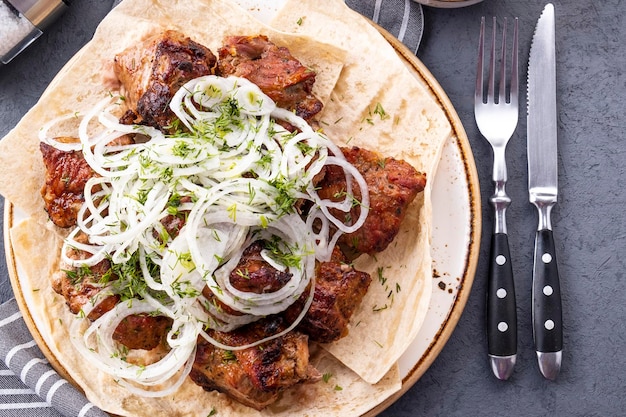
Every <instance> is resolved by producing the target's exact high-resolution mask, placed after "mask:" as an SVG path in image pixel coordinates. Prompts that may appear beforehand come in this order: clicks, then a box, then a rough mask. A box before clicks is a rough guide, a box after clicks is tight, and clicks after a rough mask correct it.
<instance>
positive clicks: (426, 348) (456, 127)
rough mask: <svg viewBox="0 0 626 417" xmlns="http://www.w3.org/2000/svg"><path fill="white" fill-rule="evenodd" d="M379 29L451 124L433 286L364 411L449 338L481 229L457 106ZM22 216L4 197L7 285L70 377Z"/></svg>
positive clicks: (255, 5)
mask: <svg viewBox="0 0 626 417" xmlns="http://www.w3.org/2000/svg"><path fill="white" fill-rule="evenodd" d="M237 2H238V3H240V4H241V5H242V6H243V7H244V8H245V9H247V10H249V11H250V12H251V13H252V14H254V15H255V16H257V17H258V18H259V19H261V20H263V21H268V20H269V19H271V17H272V16H273V14H274V13H275V12H276V11H277V10H278V9H279V7H280V5H281V4H282V0H280V1H278V0H275V1H274V2H272V3H271V6H268V3H267V2H265V1H263V0H237ZM378 29H379V31H380V32H381V34H382V35H383V36H384V37H385V38H386V39H387V41H388V42H389V43H390V44H391V45H392V46H393V47H394V48H395V50H396V51H397V53H398V55H399V56H400V57H401V58H402V59H403V60H404V62H405V64H406V65H407V66H408V67H409V68H410V69H411V70H412V72H413V74H414V76H415V77H416V78H417V79H418V80H419V81H420V82H421V83H422V84H423V85H424V86H425V87H426V88H427V89H428V90H429V92H430V94H431V95H432V96H433V98H434V99H435V100H436V101H437V102H438V103H439V105H440V106H441V108H442V109H443V110H444V112H445V114H446V115H447V118H448V120H449V122H450V124H451V126H452V137H451V138H450V139H449V140H448V141H447V142H446V144H445V146H444V149H443V152H442V157H441V161H440V163H439V166H438V170H437V174H436V176H435V179H434V184H433V193H432V202H433V228H432V230H433V236H432V257H433V285H432V288H433V289H432V297H431V302H430V305H429V310H428V313H427V316H426V319H425V321H424V325H423V326H422V328H421V330H420V332H419V333H418V335H417V337H416V338H415V340H414V341H413V343H412V344H411V345H410V346H409V348H408V349H407V350H406V351H405V353H404V354H403V355H402V357H401V359H400V361H399V367H400V373H401V376H402V388H401V390H400V391H399V392H397V393H396V394H394V395H393V396H391V397H390V398H388V399H387V400H385V401H384V402H382V403H381V404H378V405H377V406H376V407H375V408H373V409H372V410H370V412H368V413H367V415H368V416H373V415H376V414H378V413H379V412H381V411H382V410H384V409H385V408H387V407H388V406H389V405H390V404H392V403H393V402H394V401H395V400H396V399H397V398H399V397H400V396H401V395H402V394H404V393H405V392H406V391H407V390H408V389H409V388H410V387H411V386H412V385H413V384H414V383H415V382H416V381H417V380H418V379H419V378H420V377H421V376H422V375H423V374H424V372H426V370H427V369H428V367H429V366H430V365H431V364H432V362H433V361H434V360H435V358H436V357H437V355H438V354H439V353H440V352H441V349H442V348H443V346H444V345H445V343H446V342H447V341H448V339H449V337H450V335H451V334H452V332H453V330H454V328H455V326H456V324H457V322H458V320H459V318H460V316H461V313H462V311H463V309H464V307H465V303H466V301H467V299H468V297H469V293H470V290H471V287H472V283H473V280H474V273H475V271H476V265H477V260H478V250H479V244H480V230H481V218H480V190H479V183H478V175H477V172H476V166H475V164H474V159H473V156H472V151H471V148H470V145H469V141H468V139H467V136H466V134H465V131H464V129H463V126H462V124H461V121H460V119H459V117H458V115H457V113H456V111H455V110H454V108H453V106H452V104H451V102H450V100H449V99H448V97H447V95H446V94H445V92H444V91H443V89H442V88H441V86H440V85H439V84H438V82H437V80H436V79H435V78H434V77H433V75H432V74H431V73H430V72H429V71H428V69H427V68H426V67H425V66H424V65H423V64H422V63H421V61H420V60H419V59H417V58H416V57H415V55H414V54H413V53H412V52H411V51H409V50H408V49H407V48H406V47H404V45H402V44H401V43H400V42H399V41H398V40H397V39H396V38H394V37H393V36H392V35H390V34H389V33H387V32H386V31H385V30H384V29H382V28H378ZM451 202H453V203H454V204H451ZM22 217H23V216H22V215H21V213H20V212H19V211H18V210H16V209H15V208H14V207H13V205H12V204H11V202H10V201H6V202H5V222H4V227H5V230H4V237H5V251H6V258H7V265H8V267H9V275H10V278H11V284H12V286H13V290H14V293H15V296H16V299H17V301H18V303H19V305H20V308H21V309H22V311H23V312H24V320H25V321H26V324H27V325H28V327H29V329H30V330H31V333H33V337H34V338H35V340H36V341H37V343H38V344H39V346H40V347H41V349H42V351H43V352H44V354H45V355H46V356H47V357H48V359H49V360H50V362H51V364H52V365H53V366H55V368H57V370H58V371H59V373H60V374H61V375H63V376H64V377H66V378H68V379H70V378H69V376H68V374H67V372H65V370H63V369H62V368H61V367H60V366H59V364H58V361H57V360H56V359H55V358H54V357H53V355H52V354H51V352H50V350H49V349H48V348H47V346H46V344H45V342H44V341H43V338H42V337H41V335H40V334H39V332H38V330H37V328H36V326H35V324H34V321H33V320H32V317H31V316H30V314H29V313H28V306H27V302H26V300H25V299H24V295H23V294H22V292H21V287H20V283H19V276H20V271H19V269H18V268H17V265H18V264H19V262H20V260H19V259H16V257H15V254H14V252H13V249H12V243H11V240H10V234H9V230H10V228H11V227H12V226H13V225H14V224H16V223H17V222H18V221H19V220H21V218H22ZM22 261H27V260H22ZM60 368H61V369H60Z"/></svg>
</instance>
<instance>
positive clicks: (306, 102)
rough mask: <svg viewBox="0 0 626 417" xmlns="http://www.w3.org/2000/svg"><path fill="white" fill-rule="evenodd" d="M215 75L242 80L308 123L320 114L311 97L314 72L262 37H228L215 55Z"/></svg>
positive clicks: (312, 96)
mask: <svg viewBox="0 0 626 417" xmlns="http://www.w3.org/2000/svg"><path fill="white" fill-rule="evenodd" d="M218 53H219V58H220V59H219V72H220V75H222V76H224V77H226V76H229V75H235V76H238V77H243V78H246V79H248V80H250V81H252V82H253V83H254V84H256V85H258V86H259V88H261V90H262V91H263V92H264V93H265V94H267V95H268V96H269V97H270V98H271V99H272V100H274V101H275V102H276V104H277V105H278V106H279V107H284V108H286V109H289V110H295V112H296V114H297V115H298V116H300V117H302V118H303V119H305V120H307V121H310V120H311V119H312V118H313V116H315V115H316V114H317V113H319V112H320V111H321V110H322V107H323V105H322V103H321V102H320V101H319V100H318V99H317V98H316V97H315V96H314V95H313V93H312V90H313V84H314V83H315V72H314V71H312V70H311V69H309V68H307V67H305V66H304V65H302V64H301V63H300V61H298V60H297V59H296V58H294V57H293V56H292V55H291V53H290V52H289V50H288V49H287V48H284V47H278V46H276V45H275V44H273V43H272V42H270V41H269V40H268V38H267V37H266V36H232V37H229V38H227V39H226V40H225V41H224V46H222V47H221V48H220V49H219V51H218Z"/></svg>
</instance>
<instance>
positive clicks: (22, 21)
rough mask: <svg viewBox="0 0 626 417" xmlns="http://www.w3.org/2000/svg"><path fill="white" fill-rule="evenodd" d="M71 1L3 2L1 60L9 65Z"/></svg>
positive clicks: (0, 24)
mask: <svg viewBox="0 0 626 417" xmlns="http://www.w3.org/2000/svg"><path fill="white" fill-rule="evenodd" d="M68 4H69V3H68V0H0V61H2V63H3V64H8V63H9V61H11V60H12V59H13V58H15V57H16V56H17V55H18V54H19V53H20V52H22V51H23V50H24V49H25V48H26V47H27V46H28V45H30V44H31V43H32V42H33V41H35V39H37V38H38V37H39V36H41V34H42V33H43V31H44V30H45V29H46V27H47V26H48V25H49V24H50V23H52V22H53V21H54V20H55V19H56V18H58V17H59V16H60V15H61V14H62V13H63V12H64V11H65V9H67V7H68Z"/></svg>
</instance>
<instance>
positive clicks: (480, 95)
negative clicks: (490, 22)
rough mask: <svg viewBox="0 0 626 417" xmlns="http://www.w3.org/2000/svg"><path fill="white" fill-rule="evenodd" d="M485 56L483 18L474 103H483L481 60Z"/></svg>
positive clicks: (483, 18) (483, 19) (482, 19)
mask: <svg viewBox="0 0 626 417" xmlns="http://www.w3.org/2000/svg"><path fill="white" fill-rule="evenodd" d="M484 55H485V17H484V16H483V17H482V18H481V19H480V35H479V36H478V64H477V68H476V87H475V90H474V103H478V102H479V101H480V102H481V103H482V102H483V97H484V93H483V59H484Z"/></svg>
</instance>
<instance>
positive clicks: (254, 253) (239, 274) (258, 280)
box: [229, 241, 291, 294]
mask: <svg viewBox="0 0 626 417" xmlns="http://www.w3.org/2000/svg"><path fill="white" fill-rule="evenodd" d="M263 249H264V246H263V242H261V241H256V242H254V243H252V244H251V245H250V246H248V247H247V248H246V249H245V250H244V252H243V255H242V256H241V260H240V261H239V264H237V267H236V268H235V269H234V270H233V271H232V272H231V273H230V277H229V279H230V283H231V284H232V285H233V287H235V288H237V289H238V290H239V291H245V292H252V293H256V294H263V293H270V292H275V291H278V290H279V289H281V288H282V287H283V286H285V284H287V282H289V280H290V279H291V274H290V273H289V272H283V271H279V270H277V269H275V268H274V267H273V266H271V265H270V264H269V263H267V262H266V261H265V260H264V259H263V257H262V256H261V251H262V250H263Z"/></svg>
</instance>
